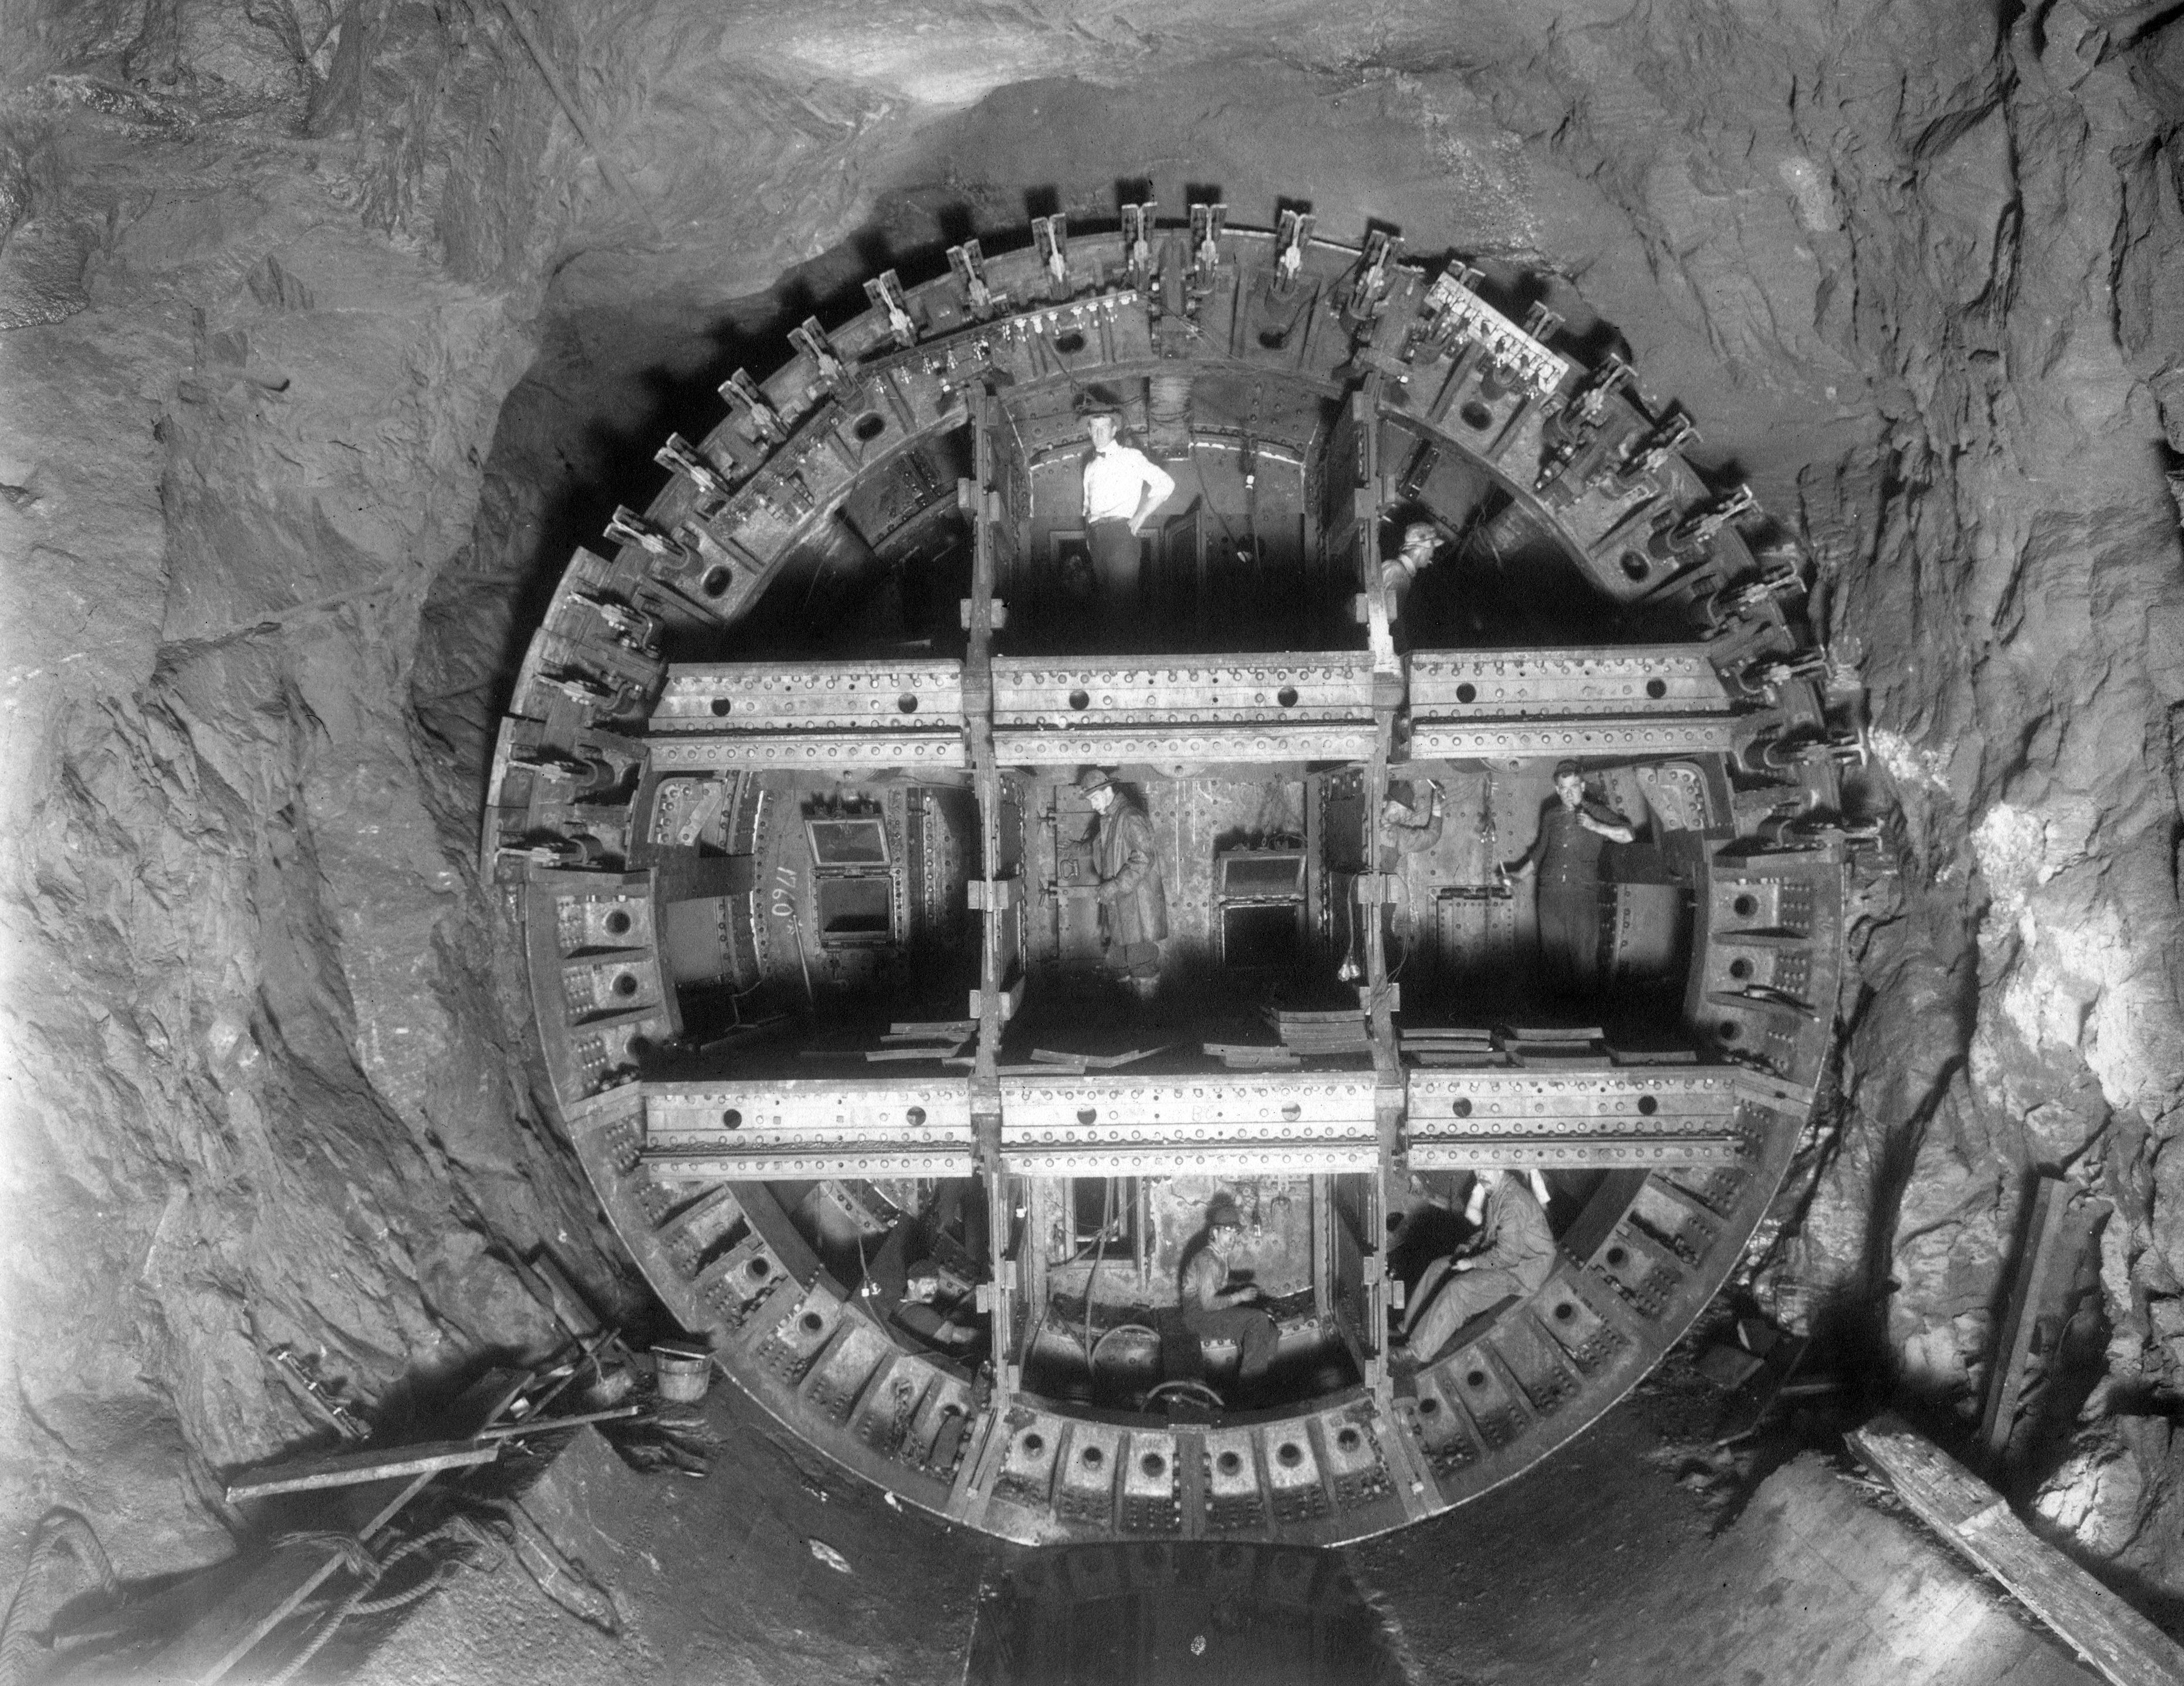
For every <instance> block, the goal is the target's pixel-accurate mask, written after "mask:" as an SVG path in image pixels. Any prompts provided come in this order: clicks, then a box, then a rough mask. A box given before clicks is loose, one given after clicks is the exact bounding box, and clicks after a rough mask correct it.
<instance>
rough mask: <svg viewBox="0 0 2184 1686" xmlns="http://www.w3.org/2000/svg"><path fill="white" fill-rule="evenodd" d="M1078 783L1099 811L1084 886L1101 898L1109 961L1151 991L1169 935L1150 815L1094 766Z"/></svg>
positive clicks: (1147, 992)
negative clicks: (1162, 945)
mask: <svg viewBox="0 0 2184 1686" xmlns="http://www.w3.org/2000/svg"><path fill="white" fill-rule="evenodd" d="M1077 787H1078V790H1080V791H1082V792H1083V793H1084V799H1085V800H1086V801H1087V802H1089V804H1091V805H1092V810H1093V811H1094V812H1095V814H1097V815H1099V816H1100V818H1099V825H1098V826H1097V828H1096V829H1095V831H1094V832H1093V834H1092V837H1091V839H1090V841H1091V849H1090V852H1089V853H1090V860H1089V865H1090V871H1091V877H1092V881H1093V882H1092V883H1091V884H1090V885H1089V887H1088V888H1090V889H1091V890H1092V892H1093V893H1095V894H1096V895H1097V896H1098V897H1099V899H1100V938H1101V940H1102V941H1103V942H1104V943H1106V949H1107V964H1108V965H1110V966H1112V967H1113V968H1114V970H1115V971H1117V972H1118V973H1119V974H1121V975H1122V976H1123V977H1125V978H1127V979H1128V981H1129V983H1130V986H1131V987H1132V988H1134V989H1135V990H1136V991H1137V992H1138V993H1139V994H1140V995H1145V996H1150V995H1151V993H1153V989H1154V987H1155V986H1156V984H1157V983H1158V982H1160V968H1161V944H1162V943H1164V942H1166V941H1167V886H1166V884H1165V883H1163V882H1162V876H1161V864H1160V854H1159V853H1158V851H1157V850H1156V849H1155V848H1154V846H1153V827H1152V821H1151V820H1149V819H1147V818H1146V817H1145V810H1144V809H1142V808H1140V807H1139V806H1138V805H1137V804H1136V803H1134V802H1133V801H1131V800H1129V799H1128V798H1126V797H1125V796H1124V795H1123V793H1122V790H1121V788H1120V787H1118V786H1117V784H1116V783H1115V782H1114V780H1113V779H1112V778H1110V777H1109V776H1107V775H1106V773H1104V772H1102V771H1100V769H1099V768H1097V767H1087V768H1086V769H1085V770H1084V771H1083V772H1082V773H1080V774H1079V775H1078V779H1077Z"/></svg>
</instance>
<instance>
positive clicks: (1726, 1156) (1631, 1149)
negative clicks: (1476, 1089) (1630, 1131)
mask: <svg viewBox="0 0 2184 1686" xmlns="http://www.w3.org/2000/svg"><path fill="white" fill-rule="evenodd" d="M1750 1151H1751V1149H1750V1147H1749V1145H1748V1144H1747V1143H1746V1141H1745V1140H1744V1138H1742V1137H1741V1136H1737V1135H1719V1136H1694V1135H1677V1136H1632V1137H1621V1136H1518V1135H1509V1136H1454V1137H1448V1138H1433V1139H1430V1140H1427V1141H1420V1140H1418V1138H1416V1137H1413V1138H1412V1140H1411V1154H1410V1162H1411V1169H1412V1170H1413V1171H1469V1170H1474V1169H1476V1168H1477V1167H1478V1166H1482V1165H1507V1166H1524V1167H1530V1166H1537V1167H1538V1168H1539V1169H1540V1170H1541V1171H1619V1170H1629V1169H1632V1168H1638V1167H1642V1168H1645V1169H1648V1170H1651V1169H1654V1168H1656V1167H1662V1168H1665V1167H1669V1166H1680V1165H1733V1164H1735V1163H1736V1161H1738V1160H1741V1159H1743V1158H1745V1157H1747V1155H1748V1154H1749V1153H1750Z"/></svg>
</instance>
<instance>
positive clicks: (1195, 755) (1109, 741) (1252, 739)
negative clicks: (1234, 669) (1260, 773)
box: [994, 722, 1373, 767]
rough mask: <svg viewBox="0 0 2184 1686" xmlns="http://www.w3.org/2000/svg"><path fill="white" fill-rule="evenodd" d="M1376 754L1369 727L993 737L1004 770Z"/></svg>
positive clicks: (1184, 729)
mask: <svg viewBox="0 0 2184 1686" xmlns="http://www.w3.org/2000/svg"><path fill="white" fill-rule="evenodd" d="M1372 752H1373V727H1372V725H1371V724H1370V722H1361V723H1360V724H1357V725H1355V726H1312V725H1308V724H1299V725H1295V726H1261V727H1256V728H1253V727H1246V726H1238V727H1229V728H1226V729H1219V728H1217V729H1213V730H1201V729H1200V728H1198V727H1195V726H1191V727H1178V728H1177V729H1175V730H1173V731H1167V732H1160V731H1151V730H1145V729H1143V728H1133V727H1128V726H1124V727H1117V728H1116V729H1114V730H1112V731H1106V732H1035V731H1034V732H1022V731H1006V732H995V734H994V756H995V760H998V761H1000V763H1001V764H1002V765H1005V766H1016V767H1046V766H1062V765H1068V764H1070V763H1072V762H1078V761H1097V762H1102V763H1112V762H1117V761H1160V762H1166V761H1223V762H1246V763H1250V762H1288V761H1357V760H1363V759H1364V758H1365V757H1366V756H1368V755H1369V754H1372Z"/></svg>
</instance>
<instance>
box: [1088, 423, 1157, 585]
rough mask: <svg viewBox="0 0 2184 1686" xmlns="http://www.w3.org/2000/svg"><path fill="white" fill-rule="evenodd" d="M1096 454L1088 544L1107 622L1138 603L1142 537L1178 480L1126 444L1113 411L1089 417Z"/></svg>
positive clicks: (1091, 468)
mask: <svg viewBox="0 0 2184 1686" xmlns="http://www.w3.org/2000/svg"><path fill="white" fill-rule="evenodd" d="M1088 425H1089V427H1090V429H1091V432H1092V455H1091V458H1090V459H1089V461H1087V462H1086V463H1085V465H1084V543H1085V546H1086V548H1088V549H1089V550H1090V551H1091V553H1092V571H1093V573H1094V575H1095V576H1096V577H1097V578H1098V580H1099V582H1100V611H1101V614H1102V615H1103V616H1104V617H1106V619H1108V620H1112V619H1114V618H1115V617H1116V616H1117V615H1122V614H1126V613H1128V611H1129V610H1131V609H1134V608H1135V607H1136V606H1137V602H1138V534H1139V532H1140V531H1142V530H1143V529H1144V527H1145V523H1146V522H1147V521H1149V520H1151V519H1152V514H1153V511H1154V510H1156V509H1159V508H1160V506H1161V504H1162V502H1163V501H1165V500H1166V498H1167V495H1168V493H1170V492H1173V491H1174V490H1175V481H1174V480H1173V478H1171V477H1170V476H1169V475H1168V474H1167V471H1166V470H1163V469H1162V468H1160V467H1158V466H1156V465H1155V464H1154V462H1153V460H1152V459H1151V458H1150V457H1148V456H1146V455H1145V453H1144V452H1143V451H1139V450H1134V449H1133V448H1131V447H1129V446H1128V445H1125V444H1123V442H1122V427H1123V421H1122V418H1121V417H1120V416H1118V415H1115V414H1114V413H1113V412H1112V410H1100V411H1095V413H1094V414H1093V415H1091V416H1090V417H1089V419H1088Z"/></svg>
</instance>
